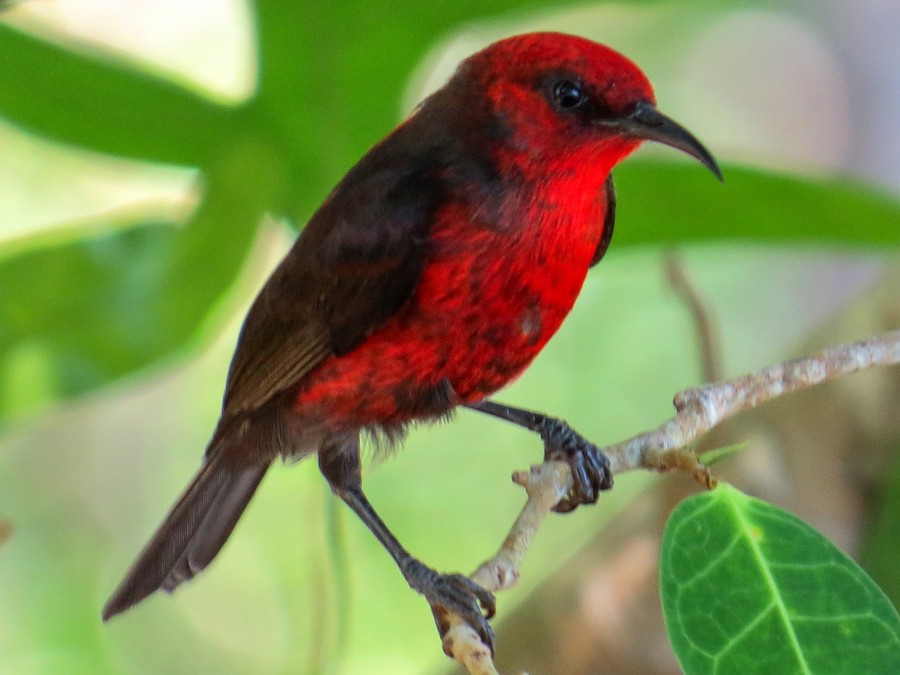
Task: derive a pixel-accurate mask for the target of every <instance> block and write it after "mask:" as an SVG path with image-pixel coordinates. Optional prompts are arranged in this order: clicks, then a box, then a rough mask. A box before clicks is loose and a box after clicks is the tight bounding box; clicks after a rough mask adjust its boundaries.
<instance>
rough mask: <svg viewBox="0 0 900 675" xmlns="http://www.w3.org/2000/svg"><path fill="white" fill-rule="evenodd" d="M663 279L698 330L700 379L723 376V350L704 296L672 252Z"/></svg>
mask: <svg viewBox="0 0 900 675" xmlns="http://www.w3.org/2000/svg"><path fill="white" fill-rule="evenodd" d="M665 265H666V280H667V281H668V282H669V286H671V287H672V290H673V291H674V292H675V293H676V294H677V295H678V297H679V298H681V300H682V301H683V302H684V304H685V307H686V308H687V310H688V312H689V313H690V315H691V319H692V320H693V322H694V328H695V330H696V331H697V342H698V344H699V346H700V365H701V368H702V372H703V379H704V380H705V381H707V382H712V381H714V380H719V379H721V377H722V349H721V347H720V345H721V341H720V340H719V332H718V330H717V329H716V322H715V321H714V320H713V315H712V312H711V311H710V308H709V303H708V302H707V301H706V298H704V297H703V295H702V294H701V293H700V291H699V290H698V289H697V286H696V284H694V282H693V281H692V280H691V278H690V277H689V276H688V274H687V272H686V271H685V265H684V260H683V259H682V257H681V256H680V255H679V254H678V253H676V252H675V251H669V252H668V253H667V254H666V259H665Z"/></svg>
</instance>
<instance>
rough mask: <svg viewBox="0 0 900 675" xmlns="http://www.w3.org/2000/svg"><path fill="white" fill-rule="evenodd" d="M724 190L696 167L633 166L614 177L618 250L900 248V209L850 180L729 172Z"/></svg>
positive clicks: (898, 203) (627, 165)
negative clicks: (726, 243) (703, 244)
mask: <svg viewBox="0 0 900 675" xmlns="http://www.w3.org/2000/svg"><path fill="white" fill-rule="evenodd" d="M724 173H725V184H724V185H721V184H719V182H718V181H716V180H715V179H714V178H713V177H712V176H711V175H709V174H708V173H707V172H706V171H705V170H704V169H703V168H702V167H699V166H695V165H691V164H675V163H665V162H653V163H651V162H648V161H626V162H625V163H624V164H623V165H622V166H621V167H619V168H617V169H616V170H615V172H614V174H615V177H616V192H617V195H618V211H617V213H616V215H617V222H616V236H615V240H614V243H613V245H622V244H667V245H674V244H678V245H685V244H689V243H691V242H698V241H709V240H715V239H719V240H725V239H727V240H732V241H735V240H743V241H754V242H765V243H769V244H782V243H798V242H803V243H804V244H809V243H819V244H839V245H853V246H896V245H897V244H898V243H900V201H898V200H897V199H896V198H893V197H890V196H888V195H887V194H885V193H882V192H879V191H877V190H875V189H874V188H871V187H864V186H862V185H860V184H858V183H854V182H853V181H852V180H850V179H841V178H837V179H831V180H814V179H804V178H799V177H788V176H784V175H778V174H769V173H763V172H761V171H755V170H752V169H746V168H737V167H733V166H728V167H725V170H724Z"/></svg>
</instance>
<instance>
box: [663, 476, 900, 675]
mask: <svg viewBox="0 0 900 675" xmlns="http://www.w3.org/2000/svg"><path fill="white" fill-rule="evenodd" d="M660 592H661V594H662V603H663V611H664V614H665V619H666V627H667V629H668V632H669V638H670V640H671V642H672V647H673V648H674V650H675V653H676V655H677V656H678V660H679V662H680V663H681V667H682V668H683V669H684V671H685V672H686V673H688V675H693V674H694V673H779V675H782V674H787V673H817V674H818V673H835V675H838V674H841V675H845V674H847V673H867V674H869V675H872V674H875V673H884V674H885V675H889V674H893V673H900V617H898V616H897V612H896V611H895V610H894V608H893V607H892V605H891V604H890V602H889V601H888V599H887V598H886V597H885V596H884V594H883V593H882V592H881V590H880V589H879V588H878V586H876V585H875V583H874V582H873V581H872V580H871V579H870V578H869V577H868V576H866V574H865V572H863V571H862V569H860V567H859V566H858V565H857V564H856V563H855V562H853V561H852V560H851V559H850V558H848V557H847V556H846V555H844V554H843V553H842V552H841V551H839V550H838V549H837V548H836V547H835V546H834V545H833V544H832V543H831V542H829V541H828V540H827V539H825V537H823V536H822V535H821V534H819V533H818V532H816V531H815V530H813V529H812V528H810V527H809V526H808V525H806V524H804V523H803V522H802V521H800V520H799V519H798V518H797V517H796V516H794V515H792V514H790V513H787V512H785V511H782V510H780V509H778V508H776V507H774V506H772V505H770V504H767V503H765V502H762V501H759V500H756V499H753V498H751V497H748V496H746V495H744V494H742V493H741V492H739V491H738V490H736V489H734V488H733V487H730V486H728V485H721V486H720V487H719V488H717V489H716V490H714V491H712V492H709V493H705V494H701V495H697V496H695V497H692V498H690V499H688V500H686V501H684V502H683V503H682V504H680V505H679V506H678V508H676V509H675V511H674V512H673V513H672V516H671V517H670V518H669V522H668V523H667V525H666V530H665V533H664V535H663V543H662V559H661V568H660Z"/></svg>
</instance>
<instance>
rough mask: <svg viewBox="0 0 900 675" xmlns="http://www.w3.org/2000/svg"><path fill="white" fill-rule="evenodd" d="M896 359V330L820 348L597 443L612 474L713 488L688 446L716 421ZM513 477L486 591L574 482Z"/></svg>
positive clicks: (537, 475)
mask: <svg viewBox="0 0 900 675" xmlns="http://www.w3.org/2000/svg"><path fill="white" fill-rule="evenodd" d="M898 363H900V330H896V331H892V332H889V333H884V334H882V335H879V336H875V337H871V338H868V339H866V340H860V341H858V342H852V343H850V344H845V345H840V346H838V347H831V348H828V349H823V350H822V351H820V352H817V353H816V354H813V355H811V356H807V357H804V358H799V359H794V360H792V361H786V362H784V363H780V364H778V365H775V366H770V367H768V368H763V369H762V370H758V371H756V372H753V373H750V374H748V375H743V376H741V377H736V378H734V379H731V380H724V381H722V382H714V383H711V384H704V385H701V386H699V387H695V388H692V389H687V390H685V391H682V392H680V393H678V394H676V395H675V398H674V401H673V403H674V405H675V411H676V414H675V416H674V417H672V418H671V419H669V420H668V421H666V422H664V423H663V424H661V425H660V426H659V427H657V428H656V429H653V430H651V431H647V432H645V433H642V434H639V435H637V436H634V437H633V438H629V439H628V440H626V441H623V442H621V443H616V444H614V445H610V446H607V447H605V448H601V450H602V451H603V452H604V453H605V454H606V456H607V457H608V458H609V463H610V467H611V470H612V472H613V473H614V474H618V473H622V472H624V471H632V470H634V469H648V470H652V471H668V470H671V469H681V470H683V471H687V472H689V473H691V474H692V475H693V476H694V477H695V478H696V479H697V480H699V481H700V482H701V483H702V484H703V485H704V486H706V487H708V488H711V487H714V486H715V479H714V478H713V477H712V476H711V475H710V473H709V470H708V469H707V468H706V467H705V466H703V465H702V464H701V463H700V462H699V461H698V460H697V458H696V455H695V454H694V453H693V451H692V450H690V449H689V447H688V446H690V445H691V444H692V443H693V442H694V441H696V440H697V439H698V438H700V436H702V435H703V434H705V433H706V432H708V431H710V430H711V429H713V428H714V427H715V426H717V425H718V424H720V423H721V422H723V421H725V420H727V419H729V418H731V417H734V416H735V415H737V414H738V413H741V412H744V411H746V410H750V409H752V408H755V407H757V406H759V405H762V404H763V403H766V402H767V401H771V400H772V399H775V398H778V397H779V396H783V395H785V394H791V393H794V392H796V391H801V390H803V389H809V388H810V387H813V386H815V385H817V384H821V383H822V382H827V381H828V380H834V379H838V378H840V377H844V376H846V375H851V374H853V373H856V372H859V371H860V370H864V369H867V368H873V367H875V366H889V365H895V364H898ZM513 481H514V482H516V483H518V484H519V485H522V486H523V487H524V488H525V490H526V492H527V494H528V500H527V502H526V503H525V507H524V508H523V509H522V512H521V513H520V514H519V517H518V518H517V519H516V522H515V523H514V524H513V526H512V528H511V529H510V532H509V534H508V535H507V537H506V540H505V541H504V542H503V545H502V546H501V547H500V550H499V551H498V552H497V554H496V555H495V556H494V557H493V558H491V559H490V560H487V561H485V562H484V563H482V565H481V566H480V567H479V568H478V569H477V570H476V571H475V572H474V573H473V574H472V579H473V581H475V582H476V583H478V584H480V585H481V586H483V587H484V588H487V589H488V590H491V591H501V590H505V589H507V588H510V587H511V586H513V585H515V583H516V582H517V581H518V579H519V569H520V566H521V562H522V560H523V558H524V557H525V553H526V552H527V550H528V547H529V546H530V545H531V541H532V540H533V539H534V535H535V534H536V532H537V529H538V528H539V527H540V525H541V523H542V522H543V520H544V518H545V517H546V515H547V514H548V513H549V512H550V510H551V509H552V508H553V507H554V506H555V505H556V503H557V502H559V500H560V499H562V497H563V496H564V495H566V494H567V493H568V491H569V489H570V488H571V487H572V477H571V474H570V473H569V467H568V465H566V464H562V463H560V462H549V463H546V464H541V465H537V466H534V467H532V468H531V470H530V471H527V472H516V473H515V474H514V475H513ZM451 626H452V628H451V629H450V631H448V633H447V634H446V636H445V638H444V648H445V651H446V652H447V653H448V654H451V655H452V656H453V658H455V659H456V660H457V661H459V662H460V663H461V664H463V665H464V666H466V668H468V669H469V672H470V673H473V674H477V675H492V674H496V673H497V671H496V669H495V668H494V665H493V661H492V660H491V658H490V650H489V649H488V648H487V647H486V646H485V645H484V644H482V643H481V641H480V640H479V639H478V636H477V634H476V633H475V631H473V630H471V629H470V628H469V627H468V626H466V625H465V624H464V623H463V622H462V620H461V619H458V618H456V617H454V618H453V620H452V621H451Z"/></svg>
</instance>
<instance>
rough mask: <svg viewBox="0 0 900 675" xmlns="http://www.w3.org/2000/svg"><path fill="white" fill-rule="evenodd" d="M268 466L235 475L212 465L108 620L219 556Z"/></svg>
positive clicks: (116, 595) (119, 593) (125, 585)
mask: <svg viewBox="0 0 900 675" xmlns="http://www.w3.org/2000/svg"><path fill="white" fill-rule="evenodd" d="M268 468H269V465H268V464H261V465H259V464H258V465H255V466H251V467H248V468H246V469H242V470H239V471H232V470H231V469H228V468H226V467H224V466H223V465H222V463H221V462H219V461H216V460H212V461H207V462H205V463H204V465H203V466H202V467H201V469H200V471H199V472H198V473H197V475H196V476H194V480H193V481H191V484H190V485H189V486H188V489H187V490H186V491H185V493H184V494H183V495H182V497H181V499H180V500H179V501H178V503H177V504H176V505H175V507H174V508H173V509H172V510H171V511H170V512H169V515H168V516H166V519H165V521H163V524H162V525H161V526H160V528H159V529H158V530H157V532H156V534H155V535H154V536H153V539H151V540H150V542H149V543H148V544H147V546H146V547H145V548H144V550H143V551H142V552H141V554H140V555H139V556H138V559H137V560H136V561H135V563H134V564H133V565H132V566H131V569H130V570H129V572H128V575H127V576H126V577H125V579H123V580H122V582H121V583H120V584H119V586H118V588H116V590H115V591H114V592H113V594H112V596H110V598H109V600H108V601H107V603H106V606H105V607H104V608H103V620H104V621H106V620H108V619H109V618H111V617H113V616H115V615H116V614H119V613H120V612H124V611H125V610H126V609H128V608H129V607H131V606H132V605H135V604H137V603H138V602H140V601H141V600H143V599H144V598H146V597H147V596H148V595H150V594H151V593H153V592H154V591H156V590H157V589H159V588H164V589H165V590H167V591H172V590H174V589H175V588H176V587H177V586H178V585H179V584H181V583H182V582H184V581H187V580H188V579H190V578H192V577H193V576H194V575H195V574H197V573H198V572H199V571H200V570H202V569H203V568H204V567H206V565H207V564H209V562H210V561H211V560H212V559H213V558H214V557H215V555H216V554H217V553H218V552H219V550H220V549H221V548H222V545H223V544H224V543H225V540H226V539H228V535H229V534H231V531H232V530H233V529H234V526H235V524H236V523H237V521H238V518H239V517H240V515H241V513H243V511H244V509H245V508H246V506H247V503H248V502H249V501H250V498H251V497H252V496H253V493H254V492H256V488H257V487H258V486H259V483H260V481H261V480H262V478H263V476H264V475H265V473H266V470H267V469H268Z"/></svg>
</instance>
